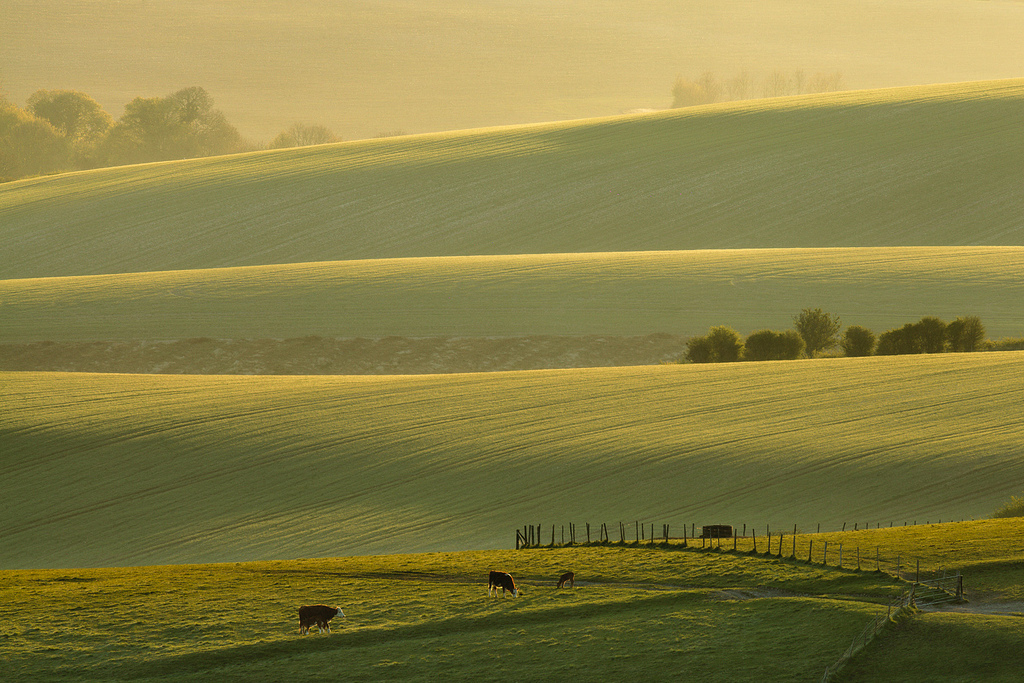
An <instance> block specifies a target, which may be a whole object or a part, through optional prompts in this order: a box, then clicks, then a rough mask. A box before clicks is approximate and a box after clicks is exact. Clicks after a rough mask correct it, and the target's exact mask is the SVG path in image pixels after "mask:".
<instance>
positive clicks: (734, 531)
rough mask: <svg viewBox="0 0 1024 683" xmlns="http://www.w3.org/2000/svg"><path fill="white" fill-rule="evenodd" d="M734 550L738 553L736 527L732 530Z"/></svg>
mask: <svg viewBox="0 0 1024 683" xmlns="http://www.w3.org/2000/svg"><path fill="white" fill-rule="evenodd" d="M732 549H733V552H735V551H736V527H733V528H732Z"/></svg>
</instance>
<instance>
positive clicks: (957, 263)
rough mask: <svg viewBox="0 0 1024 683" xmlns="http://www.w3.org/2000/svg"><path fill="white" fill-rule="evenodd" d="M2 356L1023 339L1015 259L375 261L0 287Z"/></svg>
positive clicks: (1010, 254) (1021, 269)
mask: <svg viewBox="0 0 1024 683" xmlns="http://www.w3.org/2000/svg"><path fill="white" fill-rule="evenodd" d="M0 301H2V302H3V305H2V306H0V342H25V341H92V340H132V339H150V340H153V339H156V340H159V339H184V338H190V337H212V338H215V339H240V338H242V339H245V338H248V339H252V338H260V337H266V338H289V337H302V336H306V335H320V336H326V337H385V336H405V337H430V336H465V337H489V336H503V337H514V336H527V335H643V334H651V333H658V332H663V333H671V334H688V335H692V334H703V333H704V332H705V331H706V330H707V328H708V327H710V326H711V325H720V324H725V325H731V326H733V327H735V328H737V329H738V330H740V331H741V332H742V333H744V334H749V333H750V332H752V331H754V330H756V329H762V328H766V327H771V328H775V329H785V328H789V327H791V326H792V319H793V315H794V314H795V313H797V312H799V311H800V310H801V309H802V308H806V307H808V306H821V307H823V308H825V309H826V310H829V311H832V312H834V313H838V314H840V315H841V316H842V319H843V321H844V323H845V324H847V325H852V324H859V325H864V326H867V327H869V328H873V329H874V330H875V331H876V332H882V331H884V330H886V329H891V328H893V327H899V326H900V325H902V324H904V323H907V322H913V321H916V320H917V319H918V318H920V317H921V316H922V315H937V316H940V317H943V318H945V319H947V320H952V319H953V318H955V317H957V316H961V315H978V316H980V317H981V318H982V320H983V322H984V323H985V325H986V328H987V330H988V333H989V335H990V336H992V337H1000V336H1006V335H1016V336H1019V335H1021V334H1022V333H1024V248H1022V247H1002V248H997V247H961V248H923V247H913V248H872V249H767V250H710V251H687V252H656V253H645V252H627V253H611V254H607V253H606V254H550V255H523V256H488V257H455V258H424V259H385V260H365V261H346V262H335V263H305V264H294V265H280V266H254V267H242V268H224V269H206V270H193V271H169V272H156V273H133V274H125V275H100V276H83V277H66V278H41V279H25V280H6V281H0Z"/></svg>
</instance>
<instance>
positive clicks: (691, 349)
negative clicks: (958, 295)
mask: <svg viewBox="0 0 1024 683" xmlns="http://www.w3.org/2000/svg"><path fill="white" fill-rule="evenodd" d="M793 327H794V329H792V330H784V331H781V332H778V331H774V330H758V331H756V332H753V333H751V334H750V335H749V336H748V337H747V338H746V339H745V340H744V339H742V338H741V337H740V335H739V333H737V332H736V330H734V329H732V328H731V327H727V326H723V325H720V326H716V327H712V328H711V329H710V330H709V331H708V333H707V334H706V335H703V336H697V337H691V338H690V339H689V340H688V341H687V342H686V352H685V354H684V355H683V358H684V359H685V360H688V361H690V362H691V363H728V362H734V361H739V360H750V361H763V360H795V359H797V358H801V357H807V358H814V357H815V356H819V355H821V354H823V353H825V352H827V351H830V350H832V349H835V348H836V347H838V348H840V349H841V350H842V353H843V355H846V356H870V355H879V356H892V355H902V354H914V353H943V352H946V351H951V352H971V351H979V350H981V349H982V347H983V345H984V343H985V326H984V325H983V324H982V323H981V319H980V318H978V317H977V316H965V317H961V318H957V319H956V320H954V321H953V322H951V323H945V322H943V321H942V320H941V319H939V318H936V317H934V316H925V317H923V318H921V319H920V320H919V321H918V322H916V323H907V324H906V325H903V326H902V327H899V328H896V329H893V330H889V331H887V332H883V333H882V334H881V335H879V336H878V337H877V338H876V337H875V334H874V332H872V331H871V330H869V329H867V328H866V327H861V326H860V325H851V326H850V327H847V328H846V330H845V332H844V333H843V334H842V336H840V335H839V332H840V330H841V329H842V322H841V320H840V318H839V316H838V315H833V314H831V313H827V312H825V311H822V310H821V309H820V308H814V309H811V308H805V309H803V310H802V311H801V312H800V313H799V314H798V315H796V316H794V317H793Z"/></svg>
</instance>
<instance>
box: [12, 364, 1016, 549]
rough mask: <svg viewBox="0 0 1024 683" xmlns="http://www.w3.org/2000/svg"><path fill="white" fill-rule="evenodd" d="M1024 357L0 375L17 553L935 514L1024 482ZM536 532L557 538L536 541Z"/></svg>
mask: <svg viewBox="0 0 1024 683" xmlns="http://www.w3.org/2000/svg"><path fill="white" fill-rule="evenodd" d="M1022 367H1024V353H1021V352H1002V353H988V354H948V355H943V356H928V357H914V358H908V357H889V358H866V359H834V360H815V361H794V362H777V363H743V364H724V365H717V366H692V365H691V366H657V367H648V368H615V369H591V370H563V371H557V370H551V371H547V370H545V371H531V372H518V373H484V374H465V375H433V376H415V377H414V376H393V377H208V376H167V375H88V374H82V375H74V374H48V373H0V387H2V392H3V395H2V399H0V400H2V402H3V404H4V406H5V409H4V411H3V412H2V413H0V440H2V442H3V443H4V458H3V460H2V462H0V478H2V480H3V481H4V497H3V500H2V505H3V508H2V510H3V516H4V524H3V528H2V529H0V562H2V563H3V564H2V568H17V567H46V566H49V567H70V566H96V565H101V566H110V565H126V564H151V563H168V562H209V561H237V560H244V559H256V558H259V559H272V558H289V557H311V556H334V555H338V554H360V553H384V552H389V553H390V552H404V551H419V550H433V551H437V550H450V549H465V548H488V547H491V548H494V547H509V546H510V545H511V544H512V541H513V536H512V532H513V529H514V528H515V527H516V526H521V525H523V524H541V525H544V526H545V527H546V528H550V527H549V526H548V525H552V524H567V523H569V522H575V523H577V524H583V523H585V522H591V523H593V524H595V525H596V524H598V523H600V522H607V523H610V524H615V523H616V522H618V521H632V520H641V521H644V522H650V523H655V524H662V523H669V524H672V525H673V527H674V528H676V529H679V528H681V526H682V524H685V523H697V524H698V525H699V524H701V523H731V524H746V523H749V524H751V525H753V524H758V525H761V524H764V523H770V524H771V525H772V526H773V527H774V528H785V527H787V526H791V525H793V524H799V525H800V527H801V528H802V529H804V530H808V529H812V528H814V525H815V524H817V523H821V524H822V527H823V529H830V528H832V529H834V528H837V527H838V526H840V525H841V524H842V523H843V522H853V521H859V522H861V523H870V524H872V525H874V524H876V523H878V522H882V523H883V524H884V523H887V522H895V523H896V524H900V523H901V522H903V521H914V520H920V521H922V522H923V521H926V520H930V521H937V520H939V519H943V520H950V519H959V518H967V517H971V516H982V515H987V514H988V513H990V512H991V511H992V510H993V509H994V508H995V507H997V506H998V505H999V504H1001V503H1002V502H1003V501H1005V500H1006V499H1007V498H1008V497H1009V496H1010V495H1011V494H1018V493H1019V492H1020V482H1021V481H1022V480H1024V457H1022V456H1024V451H1022V445H1021V439H1020V434H1021V433H1022V431H1024V416H1022V414H1021V412H1020V410H1019V407H1020V405H1022V404H1024V385H1022V384H1021V382H1020V377H1021V373H1022ZM545 533H547V532H545Z"/></svg>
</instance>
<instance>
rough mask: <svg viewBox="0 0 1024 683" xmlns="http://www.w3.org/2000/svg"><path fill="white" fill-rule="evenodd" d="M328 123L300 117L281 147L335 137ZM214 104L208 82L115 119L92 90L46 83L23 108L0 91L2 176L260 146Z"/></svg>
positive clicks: (278, 141)
mask: <svg viewBox="0 0 1024 683" xmlns="http://www.w3.org/2000/svg"><path fill="white" fill-rule="evenodd" d="M336 141H338V138H337V137H335V136H334V134H333V133H332V132H331V131H330V130H329V129H327V128H325V127H323V126H312V125H306V124H295V125H293V126H291V127H290V128H289V129H288V130H285V131H283V132H282V133H280V134H279V135H278V136H277V137H275V138H274V140H273V141H272V142H271V143H270V145H269V146H270V147H271V148H275V147H297V146H303V145H312V144H322V143H326V142H336ZM262 147H265V145H260V144H257V143H254V142H252V141H249V140H246V139H244V138H243V137H242V136H241V135H240V134H239V132H238V130H237V129H235V127H234V126H232V125H231V124H230V123H228V121H227V119H226V118H225V117H224V114H223V113H221V111H220V110H218V109H215V108H214V107H213V98H212V97H210V95H209V93H207V92H206V91H205V90H204V89H203V88H200V87H191V88H184V89H182V90H179V91H178V92H175V93H172V94H170V95H168V96H166V97H136V98H135V99H134V100H132V101H131V102H129V103H128V104H127V105H125V108H124V114H123V115H122V116H121V118H119V119H117V120H116V121H115V120H114V119H113V117H111V116H110V114H108V113H107V112H106V111H104V110H103V108H102V107H101V106H100V105H99V103H98V102H96V100H94V99H93V98H91V97H90V96H89V95H87V94H85V93H83V92H78V91H74V90H39V91H37V92H36V93H34V94H33V95H32V96H31V97H29V98H28V102H27V104H26V106H25V108H24V109H22V108H20V107H18V106H16V105H15V104H13V103H11V102H8V101H7V100H6V99H5V98H4V97H3V96H2V95H0V182H4V181H9V180H15V179H17V178H24V177H27V176H33V175H43V174H48V173H59V172H62V171H74V170H82V169H87V168H98V167H101V166H120V165H124V164H136V163H143V162H148V161H168V160H171V159H189V158H195V157H203V156H213V155H216V154H232V153H235V152H245V151H252V150H255V149H260V148H262Z"/></svg>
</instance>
